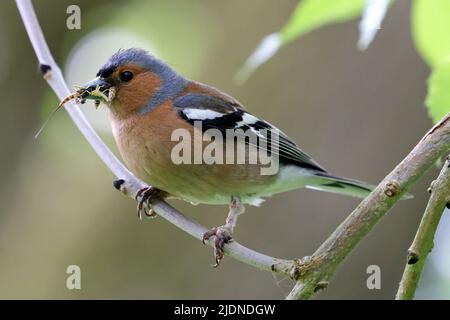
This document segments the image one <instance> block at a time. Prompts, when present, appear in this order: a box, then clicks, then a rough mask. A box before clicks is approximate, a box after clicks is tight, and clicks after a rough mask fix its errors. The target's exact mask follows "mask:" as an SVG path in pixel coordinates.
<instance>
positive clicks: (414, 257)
mask: <svg viewBox="0 0 450 320" xmlns="http://www.w3.org/2000/svg"><path fill="white" fill-rule="evenodd" d="M419 259H420V256H419V254H418V253H417V252H415V251H413V250H411V249H409V250H408V264H409V265H411V264H416V263H417V261H419Z"/></svg>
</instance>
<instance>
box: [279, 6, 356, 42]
mask: <svg viewBox="0 0 450 320" xmlns="http://www.w3.org/2000/svg"><path fill="white" fill-rule="evenodd" d="M364 5H365V0H303V1H300V3H299V4H298V5H297V8H295V11H294V13H293V14H292V16H291V18H290V19H289V21H288V22H287V24H286V25H285V26H284V27H283V29H282V30H281V32H280V33H281V39H282V43H283V44H286V43H289V42H290V41H292V40H294V39H296V38H298V37H300V36H302V35H304V34H306V33H307V32H309V31H312V30H314V29H317V28H319V27H322V26H324V25H327V24H332V23H340V22H345V21H348V20H351V19H354V18H357V17H358V16H359V15H360V14H361V12H362V10H363V8H364Z"/></svg>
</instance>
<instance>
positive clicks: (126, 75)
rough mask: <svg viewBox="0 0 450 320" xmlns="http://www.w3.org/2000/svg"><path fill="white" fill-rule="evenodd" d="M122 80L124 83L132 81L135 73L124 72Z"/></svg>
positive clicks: (121, 75)
mask: <svg viewBox="0 0 450 320" xmlns="http://www.w3.org/2000/svg"><path fill="white" fill-rule="evenodd" d="M119 77H120V80H122V81H124V82H128V81H130V80H131V79H133V72H131V71H124V72H122V73H121V74H120V76H119Z"/></svg>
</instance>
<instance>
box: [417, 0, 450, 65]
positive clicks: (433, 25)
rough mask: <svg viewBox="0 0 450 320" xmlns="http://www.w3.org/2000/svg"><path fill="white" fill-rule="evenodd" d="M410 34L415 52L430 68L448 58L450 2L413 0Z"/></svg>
mask: <svg viewBox="0 0 450 320" xmlns="http://www.w3.org/2000/svg"><path fill="white" fill-rule="evenodd" d="M412 34H413V39H414V42H415V45H416V48H417V50H418V51H419V53H420V54H421V55H422V57H423V59H424V60H425V61H426V62H427V63H428V64H429V65H430V66H431V67H434V66H437V65H438V64H440V63H441V62H442V61H443V60H444V59H446V58H447V57H449V56H450V1H449V0H415V1H414V4H413V10H412Z"/></svg>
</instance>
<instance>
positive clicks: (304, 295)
mask: <svg viewBox="0 0 450 320" xmlns="http://www.w3.org/2000/svg"><path fill="white" fill-rule="evenodd" d="M449 150H450V113H449V114H448V115H447V116H446V117H445V118H443V119H442V120H441V121H440V122H439V123H438V124H436V125H435V126H434V127H433V128H432V129H431V130H430V131H429V132H428V133H427V134H426V135H425V136H424V137H423V138H422V140H421V141H420V142H419V143H418V144H417V146H416V147H415V148H414V149H413V150H412V151H411V152H410V153H409V154H408V156H406V158H405V159H404V160H403V161H402V162H401V163H400V164H399V165H397V167H396V168H395V169H394V170H393V171H392V172H391V173H390V174H389V175H387V176H386V178H384V180H383V181H382V182H381V183H380V184H379V185H378V186H377V187H376V188H375V190H374V191H372V193H371V194H370V195H369V196H368V197H367V198H366V199H364V200H363V201H362V202H361V203H360V204H359V205H358V207H357V208H356V209H355V210H354V211H353V212H352V213H351V214H350V215H349V216H348V217H347V218H346V219H345V221H344V222H343V223H342V224H341V225H340V226H339V227H338V228H337V229H336V230H335V231H334V232H333V234H332V235H331V236H330V237H329V238H328V239H327V240H326V241H325V242H324V243H323V244H322V245H321V246H320V248H319V249H317V251H316V252H315V253H314V254H313V255H312V256H311V257H309V258H308V259H303V260H302V261H298V263H297V266H296V267H295V268H294V269H293V270H292V274H293V275H294V276H295V277H296V278H297V280H298V281H297V283H296V285H295V286H294V288H293V289H292V291H291V292H290V294H289V295H288V296H287V299H308V298H310V297H311V296H312V295H313V294H314V293H315V292H316V291H317V290H319V289H321V288H323V287H324V286H326V284H327V283H328V281H329V279H330V277H331V276H332V275H333V273H334V272H335V270H336V268H337V267H338V266H339V265H340V264H341V263H342V262H343V260H344V259H345V258H346V257H347V256H348V255H349V253H350V252H351V250H352V249H353V248H354V247H355V246H356V245H357V244H358V243H359V241H361V239H363V238H364V237H365V236H366V235H367V233H368V232H369V231H370V230H372V228H373V227H374V226H375V225H376V224H377V222H378V221H379V220H380V219H381V218H382V217H383V216H384V215H385V214H386V213H387V212H388V210H389V209H391V208H392V206H393V205H394V204H395V203H396V202H397V201H398V200H400V199H401V198H402V196H404V195H405V192H406V191H407V190H408V189H409V188H410V187H411V186H412V185H413V184H414V183H415V182H416V181H417V180H418V179H419V178H420V177H421V176H422V175H423V174H424V173H425V172H426V171H427V170H428V169H429V168H430V167H431V166H432V165H433V164H434V163H435V162H436V160H437V159H439V158H440V157H442V156H444V155H445V154H448V152H449Z"/></svg>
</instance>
